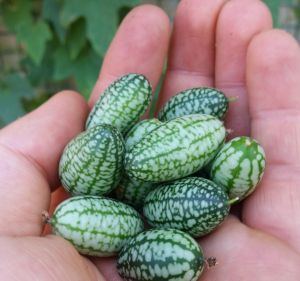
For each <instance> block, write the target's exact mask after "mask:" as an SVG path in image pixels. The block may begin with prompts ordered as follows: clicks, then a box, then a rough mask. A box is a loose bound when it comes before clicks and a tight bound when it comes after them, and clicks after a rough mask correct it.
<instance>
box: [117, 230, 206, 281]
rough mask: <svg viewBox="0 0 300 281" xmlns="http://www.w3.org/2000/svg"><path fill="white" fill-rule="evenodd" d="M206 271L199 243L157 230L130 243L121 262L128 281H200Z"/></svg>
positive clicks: (180, 234) (184, 235) (179, 233)
mask: <svg viewBox="0 0 300 281" xmlns="http://www.w3.org/2000/svg"><path fill="white" fill-rule="evenodd" d="M203 267H204V257H203V253H202V250H201V248H200V246H199V245H198V243H197V242H196V241H195V240H194V239H193V238H192V237H191V236H190V235H188V234H187V233H184V232H182V231H180V230H175V229H153V230H149V231H146V232H142V233H140V234H138V235H137V236H135V237H134V238H132V239H130V240H129V242H128V243H127V244H126V245H125V246H124V247H123V248H122V250H121V251H120V253H119V256H118V260H117V269H118V272H119V274H120V276H121V277H122V278H123V279H124V280H126V281H137V280H143V281H171V280H173V281H196V280H197V279H198V277H199V276H200V274H201V272H202V270H203Z"/></svg>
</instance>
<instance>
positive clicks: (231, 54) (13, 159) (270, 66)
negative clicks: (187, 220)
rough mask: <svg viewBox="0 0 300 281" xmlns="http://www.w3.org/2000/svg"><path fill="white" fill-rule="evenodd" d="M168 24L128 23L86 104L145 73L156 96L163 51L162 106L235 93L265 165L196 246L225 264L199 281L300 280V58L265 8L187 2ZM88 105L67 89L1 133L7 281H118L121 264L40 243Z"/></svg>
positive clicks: (161, 20) (234, 125) (56, 242)
mask: <svg viewBox="0 0 300 281" xmlns="http://www.w3.org/2000/svg"><path fill="white" fill-rule="evenodd" d="M170 32H171V28H170V24H169V21H168V18H167V17H166V15H165V14H164V13H163V12H162V11H161V10H160V9H159V8H157V7H154V6H147V5H146V6H141V7H138V8H136V9H134V10H133V11H132V12H131V13H130V14H129V15H128V16H127V17H126V18H125V20H124V21H123V23H122V25H121V26H120V29H119V31H118V33H117V35H116V37H115V39H114V40H113V42H112V44H111V46H110V49H109V50H108V52H107V55H106V58H105V60H104V63H103V68H102V70H101V73H100V77H99V79H98V81H97V83H96V86H95V88H94V91H93V94H92V97H91V100H90V106H91V105H92V104H93V103H94V102H95V100H96V99H97V97H98V95H99V93H100V92H101V91H103V90H104V89H105V88H106V87H107V86H108V85H109V84H110V83H111V82H112V81H113V80H114V79H115V78H117V77H119V76H121V75H123V74H126V73H128V72H137V73H142V74H144V75H146V77H148V78H149V79H150V81H151V82H152V85H153V86H154V87H155V86H156V85H157V83H158V79H159V77H160V74H161V72H162V68H163V65H164V61H165V58H166V56H167V53H169V54H168V68H167V72H166V79H165V82H164V85H163V89H162V93H161V95H160V99H159V105H160V106H161V105H162V104H163V103H164V102H165V101H166V100H167V99H168V98H169V97H170V96H172V95H174V94H175V93H177V92H179V91H180V90H184V89H187V88H191V87H198V86H215V87H217V88H220V89H221V90H223V91H224V92H225V93H226V95H228V96H237V97H238V100H237V101H236V102H235V103H233V104H231V108H230V111H229V114H228V118H227V121H226V125H227V128H230V129H233V131H234V133H233V135H251V136H252V137H254V138H256V139H257V140H258V141H259V142H260V143H261V144H262V146H263V147H264V148H265V151H266V157H267V167H266V172H265V176H264V179H263V181H262V182H261V184H260V186H259V187H258V189H257V191H256V192H255V193H254V194H253V195H252V196H251V197H250V198H249V199H247V200H246V201H245V202H244V204H243V206H242V209H241V219H238V218H236V217H234V216H231V217H229V218H228V219H227V220H226V221H225V222H224V223H223V224H222V226H221V227H219V228H218V229H217V230H216V231H215V232H214V233H212V234H211V235H209V236H207V237H205V238H203V239H200V240H199V243H200V244H201V246H202V247H203V249H204V252H205V255H206V256H216V257H217V259H218V261H219V264H218V266H216V267H215V268H213V269H211V270H206V271H205V272H204V274H203V275H202V276H201V280H204V281H205V280H210V281H219V280H220V281H221V280H222V281H224V280H230V281H241V280H245V281H247V280H249V281H250V280H251V281H252V280H256V281H259V280H263V281H268V280H272V281H273V280H284V281H286V280H289V281H293V280H299V279H300V267H299V264H300V188H299V186H300V160H299V159H300V144H299V142H300V79H299V75H300V49H299V46H298V44H297V43H296V41H295V40H294V39H293V38H291V37H290V36H289V35H287V34H286V33H285V32H282V31H279V30H272V29H271V16H270V14H269V12H268V10H267V9H266V7H265V6H264V5H263V4H262V3H261V2H260V1H258V0H231V1H225V0H215V1H211V0H182V1H181V3H180V5H179V7H178V10H177V14H176V18H175V22H174V29H173V33H172V37H171V41H170V44H169V39H170ZM88 111H89V106H88V105H87V104H86V103H85V102H84V100H83V99H82V98H81V97H80V96H79V95H78V94H76V93H74V92H70V91H64V92H62V93H59V94H57V95H55V96H54V97H53V98H52V99H51V100H50V101H48V102H47V103H46V104H44V105H43V106H42V107H40V108H39V109H37V110H36V111H34V112H32V113H30V114H28V115H27V116H25V117H23V118H22V119H20V120H18V121H16V122H14V123H13V124H11V125H10V126H8V127H6V128H4V129H2V130H1V131H0V158H1V161H0V249H1V250H0V280H23V281H24V280H25V281H26V280H74V281H76V280H87V281H88V280H90V281H95V280H107V281H117V280H121V279H120V277H119V276H118V275H117V273H116V270H115V259H114V258H109V259H107V258H106V259H104V258H101V259H94V260H92V261H90V260H88V259H87V258H83V257H81V256H80V255H79V254H78V253H77V252H76V251H75V249H74V248H73V247H72V246H71V244H69V243H68V242H67V241H65V240H63V239H61V238H59V237H56V236H52V235H47V236H44V237H42V236H41V234H42V232H43V225H42V222H41V213H42V211H43V210H45V209H48V208H49V205H50V194H51V190H54V189H55V188H56V187H57V186H58V185H59V181H58V176H57V164H58V161H59V157H60V154H61V152H62V150H63V148H64V146H65V145H66V143H67V142H68V141H69V140H70V139H71V138H73V137H74V136H75V135H77V134H78V133H79V132H80V131H81V130H82V129H83V126H84V122H85V118H86V116H87V114H88Z"/></svg>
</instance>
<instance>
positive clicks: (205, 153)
mask: <svg viewBox="0 0 300 281" xmlns="http://www.w3.org/2000/svg"><path fill="white" fill-rule="evenodd" d="M225 135H226V131H225V128H224V126H223V123H222V122H221V121H220V120H218V119H217V118H216V117H213V116H210V115H203V114H194V115H187V116H183V117H179V118H176V119H173V120H171V121H169V122H166V123H164V124H162V125H161V126H159V127H158V128H157V129H155V130H154V131H152V132H150V133H149V134H148V135H146V136H145V137H144V138H142V140H141V141H140V142H138V143H137V144H135V146H134V147H133V148H132V149H131V150H130V151H129V152H126V153H125V162H124V163H125V169H126V172H127V173H128V175H129V177H133V178H135V179H140V180H142V181H149V182H163V181H169V180H175V179H178V178H182V177H185V176H188V175H190V174H192V173H194V172H195V171H197V170H199V169H201V167H203V166H204V165H205V164H206V163H208V162H209V160H210V159H211V158H212V157H214V155H215V153H216V151H217V149H218V147H219V146H220V145H221V144H222V143H223V142H224V139H225Z"/></svg>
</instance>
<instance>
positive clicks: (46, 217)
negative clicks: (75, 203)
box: [42, 211, 51, 224]
mask: <svg viewBox="0 0 300 281" xmlns="http://www.w3.org/2000/svg"><path fill="white" fill-rule="evenodd" d="M42 220H43V223H44V224H51V218H50V216H49V213H48V212H47V211H43V212H42Z"/></svg>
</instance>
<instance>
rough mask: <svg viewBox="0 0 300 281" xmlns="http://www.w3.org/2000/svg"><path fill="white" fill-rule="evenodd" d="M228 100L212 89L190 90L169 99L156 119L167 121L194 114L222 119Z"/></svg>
mask: <svg viewBox="0 0 300 281" xmlns="http://www.w3.org/2000/svg"><path fill="white" fill-rule="evenodd" d="M228 101H229V99H228V98H227V97H226V96H225V95H224V94H223V93H222V92H221V91H219V90H217V89H214V88H207V87H204V88H192V89H188V90H185V91H182V92H180V93H178V94H177V95H175V96H173V97H172V98H170V99H169V100H168V101H167V103H166V104H165V105H164V106H163V107H162V109H161V110H160V111H159V114H158V119H159V120H161V121H168V120H171V119H174V118H176V117H180V116H184V115H190V114H195V113H202V114H209V115H213V116H216V117H217V118H219V119H223V118H224V115H225V113H226V112H227V110H228Z"/></svg>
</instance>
